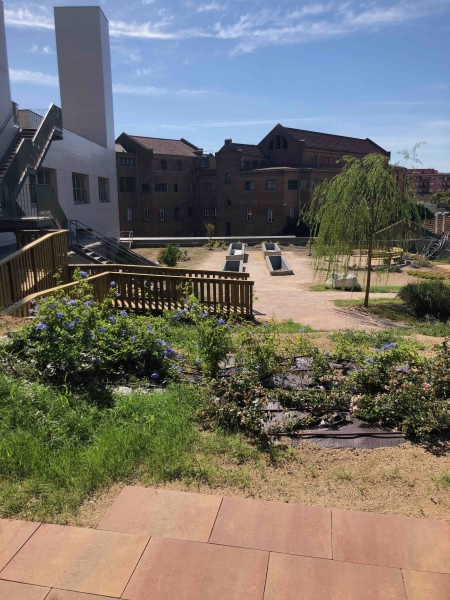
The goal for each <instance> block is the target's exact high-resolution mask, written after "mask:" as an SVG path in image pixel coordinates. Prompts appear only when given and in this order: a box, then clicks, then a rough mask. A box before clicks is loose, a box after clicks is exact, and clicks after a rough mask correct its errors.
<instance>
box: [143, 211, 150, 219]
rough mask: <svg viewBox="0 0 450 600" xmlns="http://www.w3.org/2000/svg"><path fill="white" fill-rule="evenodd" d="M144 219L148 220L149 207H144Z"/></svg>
mask: <svg viewBox="0 0 450 600" xmlns="http://www.w3.org/2000/svg"><path fill="white" fill-rule="evenodd" d="M144 221H150V209H149V208H144Z"/></svg>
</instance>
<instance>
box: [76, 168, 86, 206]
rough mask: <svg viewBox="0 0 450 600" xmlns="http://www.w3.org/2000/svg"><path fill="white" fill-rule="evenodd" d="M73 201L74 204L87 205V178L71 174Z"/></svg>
mask: <svg viewBox="0 0 450 600" xmlns="http://www.w3.org/2000/svg"><path fill="white" fill-rule="evenodd" d="M72 188H73V201H74V203H75V204H89V190H88V177H87V175H81V174H80V173H72Z"/></svg>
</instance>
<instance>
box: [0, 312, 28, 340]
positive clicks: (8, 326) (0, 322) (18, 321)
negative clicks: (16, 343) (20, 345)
mask: <svg viewBox="0 0 450 600" xmlns="http://www.w3.org/2000/svg"><path fill="white" fill-rule="evenodd" d="M26 322H27V319H24V318H22V317H10V316H9V315H0V336H1V335H5V334H6V333H8V331H15V330H16V329H19V328H20V327H22V326H23V325H25V323H26Z"/></svg>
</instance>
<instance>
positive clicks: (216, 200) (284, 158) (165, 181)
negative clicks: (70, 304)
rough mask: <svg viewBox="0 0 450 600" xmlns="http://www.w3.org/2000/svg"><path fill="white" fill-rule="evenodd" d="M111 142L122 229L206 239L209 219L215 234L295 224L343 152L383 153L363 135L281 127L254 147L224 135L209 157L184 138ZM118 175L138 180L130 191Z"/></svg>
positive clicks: (270, 231) (264, 231) (271, 231)
mask: <svg viewBox="0 0 450 600" xmlns="http://www.w3.org/2000/svg"><path fill="white" fill-rule="evenodd" d="M117 144H118V147H117V150H118V152H117V160H118V177H119V205H120V223H121V230H122V231H123V230H128V231H129V230H132V231H133V232H134V235H135V236H139V235H141V236H152V237H156V236H166V237H169V236H180V237H186V236H189V235H195V236H204V235H205V222H207V221H209V222H211V223H213V224H214V226H215V234H216V235H217V236H220V237H222V236H223V237H226V236H231V235H233V236H246V235H267V236H268V237H272V236H275V235H279V234H281V233H283V231H284V230H285V228H286V227H287V226H289V225H292V224H295V223H297V221H298V217H299V214H300V211H301V210H302V208H303V207H304V206H305V205H306V204H307V203H308V202H309V201H310V199H311V197H312V194H313V192H314V187H315V186H316V185H317V184H318V183H320V182H321V181H322V180H323V179H331V178H332V177H333V176H334V175H335V174H336V173H337V172H339V170H340V168H341V166H340V165H339V164H337V161H339V159H341V158H342V157H343V156H345V155H348V154H351V155H353V156H357V157H362V156H364V155H366V154H368V153H370V152H380V153H383V154H385V155H387V156H389V153H388V152H386V151H385V150H383V149H382V148H380V147H379V146H377V145H376V144H375V143H374V142H372V141H371V140H369V139H366V140H362V139H358V138H347V137H343V136H335V135H330V134H322V133H316V132H308V131H302V130H297V129H290V128H285V127H283V126H282V125H277V126H276V127H275V128H274V129H273V130H272V131H271V132H270V133H269V134H268V135H267V136H266V137H265V138H264V139H263V140H262V141H261V142H260V143H259V144H258V145H252V144H238V143H233V141H232V140H231V139H230V140H225V144H224V146H223V147H222V148H221V149H220V150H219V151H218V152H217V153H216V155H215V156H213V155H209V156H206V155H204V154H203V152H202V150H201V149H199V148H197V147H196V146H193V145H192V144H190V143H189V142H187V141H186V140H160V139H158V138H140V137H136V136H128V135H126V134H122V135H121V136H120V137H119V138H118V139H117ZM163 151H165V153H163ZM176 152H178V153H179V154H176ZM123 159H125V160H123ZM126 159H128V161H127V160H126ZM130 159H132V160H131V162H130ZM123 163H127V164H129V165H130V166H125V164H123ZM180 167H181V168H180ZM124 177H134V178H135V179H136V184H135V185H136V187H135V191H126V189H127V185H128V184H127V183H126V182H121V179H122V178H124ZM143 185H145V188H143V187H142V186H143ZM177 185H178V191H175V189H177V188H176V187H175V188H174V186H177ZM161 189H163V190H164V191H159V190H161ZM144 190H145V191H144ZM161 210H164V221H162V220H161ZM130 218H131V220H129V219H130ZM127 219H128V220H127Z"/></svg>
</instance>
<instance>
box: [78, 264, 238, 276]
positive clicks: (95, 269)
mask: <svg viewBox="0 0 450 600" xmlns="http://www.w3.org/2000/svg"><path fill="white" fill-rule="evenodd" d="M77 268H79V269H81V270H82V271H86V273H88V274H89V275H98V274H100V273H107V272H108V271H114V272H116V271H117V272H122V273H139V274H143V275H144V274H146V275H169V276H175V277H191V278H195V277H200V278H206V279H248V278H249V274H248V273H239V272H237V271H206V270H205V269H189V268H187V269H179V268H178V269H177V268H176V267H152V266H150V265H148V266H147V265H120V264H117V265H69V271H70V273H71V275H72V274H73V272H74V271H75V269H77Z"/></svg>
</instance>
